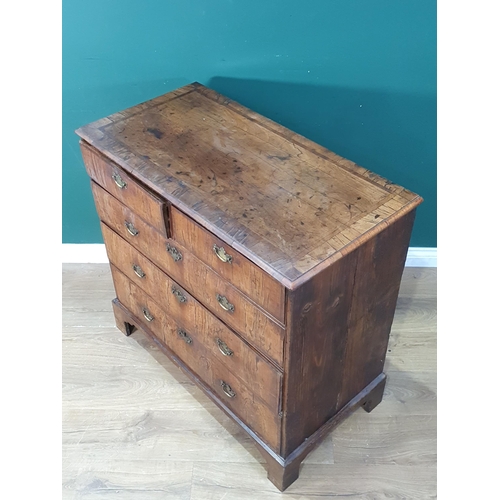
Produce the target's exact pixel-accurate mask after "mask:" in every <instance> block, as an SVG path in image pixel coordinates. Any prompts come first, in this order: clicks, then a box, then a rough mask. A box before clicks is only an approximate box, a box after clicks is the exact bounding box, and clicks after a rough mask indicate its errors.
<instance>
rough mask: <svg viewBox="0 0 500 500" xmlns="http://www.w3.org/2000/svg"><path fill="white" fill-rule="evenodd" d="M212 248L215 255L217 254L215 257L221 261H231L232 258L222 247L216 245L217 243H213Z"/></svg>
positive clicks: (229, 262)
mask: <svg viewBox="0 0 500 500" xmlns="http://www.w3.org/2000/svg"><path fill="white" fill-rule="evenodd" d="M212 250H213V251H214V252H215V255H217V257H219V259H220V260H222V262H227V263H228V264H231V263H232V262H233V258H232V257H231V256H230V255H229V254H228V253H226V251H225V250H224V247H218V246H217V244H214V246H213V247H212Z"/></svg>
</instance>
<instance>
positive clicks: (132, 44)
mask: <svg viewBox="0 0 500 500" xmlns="http://www.w3.org/2000/svg"><path fill="white" fill-rule="evenodd" d="M192 81H199V82H200V83H203V84H204V85H207V86H209V87H211V88H213V89H215V90H217V91H219V92H222V93H223V94H225V95H227V96H229V97H231V98H233V99H235V100H237V101H239V102H241V103H242V104H244V105H246V106H248V107H250V108H252V109H254V110H256V111H258V112H260V113H262V114H264V115H265V116H268V117H269V118H272V119H274V120H276V121H278V122H280V123H282V124H283V125H285V126H287V127H289V128H291V129H292V130H295V131H296V132H299V133H301V134H303V135H305V136H307V137H309V138H310V139H312V140H314V141H316V142H318V143H320V144H322V145H323V146H326V147H327V148H329V149H332V150H333V151H335V152H336V153H338V154H340V155H342V156H345V157H347V158H349V159H351V160H353V161H355V162H357V163H358V164H360V165H362V166H364V167H366V168H368V169H370V170H373V171H374V172H376V173H378V174H380V175H382V176H384V177H387V178H389V179H390V180H391V181H393V182H395V183H397V184H402V185H404V186H405V187H407V188H408V189H411V190H413V191H415V192H417V193H418V194H420V195H421V196H423V197H424V199H425V201H424V204H423V205H421V206H420V207H419V209H418V214H417V220H416V223H415V229H414V233H413V237H412V241H411V245H412V246H424V247H425V246H436V1H435V0H404V1H403V0H378V1H376V2H374V1H373V0H350V1H347V0H309V1H306V2H305V1H303V0H301V1H298V0H264V1H261V0H252V1H243V0H241V1H238V0H234V1H232V0H212V1H208V0H198V1H187V0H175V1H168V0H161V1H160V0H149V1H146V0H143V1H138V0H136V1H132V0H120V1H118V0H85V1H83V0H81V1H77V0H66V1H64V2H63V242H64V243H100V242H102V238H101V234H100V228H99V224H98V219H97V215H96V213H95V209H94V206H93V201H92V195H91V192H90V186H89V181H88V178H87V175H86V173H85V170H84V167H83V163H82V160H81V156H80V151H79V148H78V138H77V136H76V135H75V134H74V130H75V129H76V128H78V127H80V126H81V125H84V124H86V123H88V122H91V121H94V120H97V119H98V118H101V117H103V116H106V115H109V114H111V113H113V112H116V111H120V110H121V109H124V108H127V107H130V106H133V105H134V104H137V103H139V102H142V101H145V100H147V99H151V98H153V97H156V96H157V95H160V94H163V93H165V92H168V91H170V90H173V89H175V88H177V87H180V86H182V85H185V84H187V83H191V82H192Z"/></svg>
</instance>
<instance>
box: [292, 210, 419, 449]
mask: <svg viewBox="0 0 500 500" xmlns="http://www.w3.org/2000/svg"><path fill="white" fill-rule="evenodd" d="M414 217H415V211H412V212H410V213H408V214H407V215H405V216H404V217H402V218H401V219H399V220H397V221H396V222H394V223H393V224H391V225H390V226H389V227H388V228H386V229H385V230H384V231H382V232H381V233H379V234H378V235H377V236H376V237H374V238H372V239H370V240H368V241H367V242H365V243H364V244H362V245H361V246H359V247H358V248H357V249H356V250H354V251H352V252H350V253H348V254H347V255H345V256H344V257H343V258H342V259H340V260H338V261H336V262H334V263H333V264H332V265H331V266H329V267H328V268H326V269H324V270H323V271H322V272H321V273H319V274H317V275H316V276H314V278H312V279H311V280H309V281H308V282H306V283H304V284H303V285H302V286H300V287H299V288H298V289H296V290H294V291H292V292H290V293H289V295H288V304H287V327H288V335H287V344H286V362H285V374H286V377H285V382H284V384H285V385H284V399H283V401H284V402H283V404H284V414H283V445H282V455H283V456H285V457H286V456H288V455H290V453H292V452H293V451H294V450H295V449H296V448H297V447H298V446H299V445H300V444H302V443H303V442H304V440H305V439H306V438H308V437H309V436H311V434H313V433H314V432H315V431H316V430H318V429H319V428H320V427H321V426H322V425H323V424H325V423H326V422H327V421H328V420H329V419H330V418H332V417H333V416H334V415H335V414H336V413H337V412H338V411H339V410H341V409H342V408H343V407H344V406H345V405H346V404H347V403H349V401H350V400H351V399H352V398H353V397H355V396H356V395H357V394H358V393H359V392H360V391H362V390H363V389H364V388H365V387H366V386H367V385H368V384H369V383H370V382H372V381H373V380H374V379H375V378H376V377H377V376H378V375H379V374H380V373H382V370H383V366H384V362H385V356H386V351H387V343H388V340H389V333H390V329H391V325H392V320H393V317H394V312H395V308H396V302H397V296H398V292H399V285H400V281H401V276H402V273H403V269H404V263H405V259H406V253H407V250H408V244H409V239H410V234H411V229H412V226H413V220H414Z"/></svg>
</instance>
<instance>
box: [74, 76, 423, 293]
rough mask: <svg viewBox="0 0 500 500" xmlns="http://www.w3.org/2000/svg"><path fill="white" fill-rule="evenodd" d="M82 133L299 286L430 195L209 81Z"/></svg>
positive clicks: (249, 255)
mask: <svg viewBox="0 0 500 500" xmlns="http://www.w3.org/2000/svg"><path fill="white" fill-rule="evenodd" d="M77 134H78V135H79V136H80V137H81V138H82V139H83V140H84V141H86V142H87V143H88V144H90V145H91V146H92V147H94V148H95V149H96V150H99V151H101V152H103V153H105V154H106V155H107V156H108V157H110V158H111V159H112V160H113V161H115V162H116V163H117V164H118V165H120V166H121V167H122V168H123V169H124V170H126V171H128V172H133V175H134V176H136V177H137V178H138V179H139V180H140V181H141V182H142V183H144V184H145V185H146V186H149V187H151V188H152V189H154V190H158V193H159V194H161V195H162V196H163V197H165V198H166V199H167V200H169V201H170V202H172V203H173V204H175V205H176V206H178V207H180V208H181V209H182V210H183V211H184V212H185V213H187V214H188V215H189V216H190V217H192V218H193V219H194V220H196V221H197V222H199V223H200V224H201V225H202V226H204V227H206V228H207V229H209V230H211V231H212V232H214V233H215V234H216V235H217V236H218V237H220V238H221V240H222V241H224V242H226V243H227V244H228V245H230V246H232V247H233V248H235V249H237V250H239V251H240V252H241V253H242V254H243V255H244V256H245V257H247V258H249V259H250V260H252V261H253V262H254V263H256V264H257V265H258V266H260V267H262V269H264V270H265V271H266V272H268V273H269V274H271V275H272V276H274V277H275V278H276V279H278V280H279V281H281V282H282V283H283V284H284V285H285V286H287V287H289V288H291V289H292V288H294V287H296V286H298V284H299V283H300V282H303V281H305V280H307V279H309V278H310V277H311V276H312V275H314V274H315V273H316V272H317V271H318V270H321V265H323V266H327V265H329V264H330V263H331V262H332V261H334V260H336V259H338V258H339V257H340V255H344V254H345V253H348V252H350V251H352V250H353V249H354V248H356V247H357V246H358V245H360V244H361V243H362V242H363V241H366V240H367V239H369V238H371V237H372V236H373V235H374V234H376V233H378V232H380V231H381V230H382V229H384V228H385V227H386V226H387V224H390V223H391V221H392V219H393V218H398V217H400V216H401V215H403V214H404V213H406V212H408V211H411V210H413V209H414V208H415V207H416V206H417V205H419V204H420V203H421V202H422V199H421V198H420V197H419V196H418V195H416V194H414V193H411V192H409V191H407V190H406V189H404V188H402V187H400V186H396V185H394V184H393V183H391V182H390V181H388V180H386V179H382V178H381V177H379V176H378V175H377V174H375V173H372V172H369V171H367V170H366V169H364V168H361V167H359V166H357V165H356V164H354V163H353V162H350V161H348V160H346V159H344V158H341V157H340V156H338V155H336V154H335V153H333V152H331V151H328V150H326V149H325V148H322V147H321V146H319V145H317V144H315V143H313V142H312V141H309V140H307V139H306V138H304V137H301V136H299V135H297V134H295V133H293V132H292V131H290V130H288V129H286V128H284V127H282V126H281V125H278V124H277V123H275V122H272V121H271V120H269V119H267V118H264V117H263V116H260V115H258V114H257V113H254V112H252V111H251V110H249V109H247V108H245V107H243V106H241V105H240V104H238V103H235V102H233V101H231V100H230V99H228V98H226V97H224V96H222V95H220V94H218V93H217V92H215V91H213V90H210V89H208V88H206V87H204V86H203V85H201V84H199V83H193V84H190V85H187V86H185V87H182V88H180V89H177V90H176V91H174V92H170V93H168V94H165V95H163V96H160V97H157V98H156V99H152V100H150V101H147V102H145V103H142V104H139V105H137V106H134V107H132V108H129V109H127V110H124V111H121V112H119V113H115V114H113V115H111V116H108V117H106V118H103V119H101V120H99V121H97V122H94V123H91V124H89V125H86V126H84V127H82V128H80V129H78V130H77ZM316 267H318V269H316Z"/></svg>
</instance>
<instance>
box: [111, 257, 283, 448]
mask: <svg viewBox="0 0 500 500" xmlns="http://www.w3.org/2000/svg"><path fill="white" fill-rule="evenodd" d="M111 270H112V274H113V279H114V282H115V286H116V291H117V297H118V300H119V301H120V302H121V303H122V304H123V305H124V306H125V307H126V308H127V309H128V310H129V311H130V312H131V313H132V314H133V315H134V316H136V317H137V318H138V319H139V320H140V321H141V324H138V325H136V326H137V327H139V328H141V326H146V327H147V328H148V329H149V330H150V331H151V332H152V333H153V334H154V335H155V336H156V337H157V338H158V339H159V340H161V341H162V342H163V343H164V344H165V345H166V346H167V347H169V348H170V349H171V350H172V351H173V352H174V353H175V354H176V355H177V356H178V357H179V359H181V361H182V362H183V363H184V364H185V365H186V366H187V367H188V368H189V369H190V370H191V371H193V372H194V373H196V374H197V375H198V376H199V377H200V378H201V379H202V380H203V381H204V382H205V383H206V384H207V385H208V386H210V388H211V389H212V390H213V391H214V392H215V393H216V394H217V395H218V397H219V399H220V400H221V401H223V402H224V403H225V404H226V405H227V406H228V407H229V408H230V409H231V410H233V411H234V412H235V413H236V414H237V415H238V416H239V417H240V418H241V420H243V421H244V422H245V423H246V424H247V425H248V426H249V427H251V428H252V429H253V430H254V431H255V432H256V433H257V434H258V435H260V436H261V437H262V438H263V439H264V440H265V441H266V442H267V443H268V444H269V445H270V447H271V448H272V449H273V450H274V451H276V452H279V434H280V422H281V419H280V418H279V416H278V408H277V407H273V408H270V407H269V406H268V405H266V404H264V403H262V402H261V401H260V400H259V399H258V398H257V397H256V395H255V391H254V390H253V387H254V385H255V383H256V382H257V379H256V378H255V377H254V378H252V377H251V376H250V375H249V376H248V377H247V379H246V380H241V379H240V378H239V377H237V376H235V375H234V374H233V373H232V372H231V371H230V370H229V369H228V367H227V366H225V365H224V364H223V363H221V362H220V361H219V359H218V358H217V357H216V356H214V354H213V352H212V351H211V350H209V349H207V347H206V345H205V343H204V338H203V337H202V336H201V335H200V333H199V330H192V329H188V328H186V327H184V326H183V325H181V324H179V323H177V322H176V321H175V320H174V319H173V318H172V317H171V316H170V315H168V314H167V313H166V312H165V311H164V310H163V308H162V307H160V305H159V304H158V303H157V302H156V301H154V300H153V299H151V297H149V296H148V295H147V294H146V293H145V292H144V291H143V290H141V289H140V288H139V287H137V286H136V285H135V284H134V283H133V282H131V281H130V280H129V279H128V278H127V277H126V276H125V275H124V274H123V273H121V272H120V271H119V270H118V269H117V268H116V267H114V266H113V265H112V266H111Z"/></svg>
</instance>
